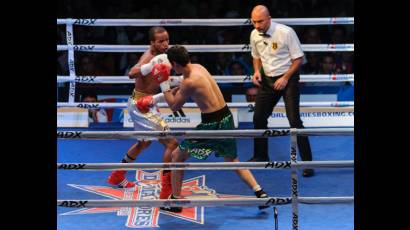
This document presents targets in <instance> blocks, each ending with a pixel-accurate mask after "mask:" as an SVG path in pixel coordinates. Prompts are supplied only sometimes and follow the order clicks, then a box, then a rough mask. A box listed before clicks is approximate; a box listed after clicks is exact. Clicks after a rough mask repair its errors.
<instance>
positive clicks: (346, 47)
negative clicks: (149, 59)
mask: <svg viewBox="0 0 410 230" xmlns="http://www.w3.org/2000/svg"><path fill="white" fill-rule="evenodd" d="M301 46H302V49H303V51H305V52H342V51H354V44H301ZM170 47H172V45H170ZM185 47H186V48H187V50H188V51H189V52H193V53H195V52H200V53H206V52H250V51H251V47H250V45H249V44H236V45H185ZM68 48H69V45H57V51H64V50H68ZM148 48H149V46H148V45H95V44H83V45H74V46H73V50H74V51H82V52H120V53H127V52H128V53H130V52H145V51H146V50H147V49H148Z"/></svg>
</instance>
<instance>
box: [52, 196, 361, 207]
mask: <svg viewBox="0 0 410 230" xmlns="http://www.w3.org/2000/svg"><path fill="white" fill-rule="evenodd" d="M291 201H292V198H291V197H267V198H210V199H169V200H166V199H152V200H149V199H146V200H57V206H60V207H70V208H95V207H197V206H202V207H221V206H262V205H285V204H289V203H290V202H291ZM353 201H354V197H353V196H346V197H299V198H298V202H300V203H307V204H320V203H351V202H353Z"/></svg>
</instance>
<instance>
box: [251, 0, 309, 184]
mask: <svg viewBox="0 0 410 230" xmlns="http://www.w3.org/2000/svg"><path fill="white" fill-rule="evenodd" d="M251 19H252V24H253V26H254V27H255V29H254V30H253V31H252V32H251V36H250V44H251V48H252V51H251V54H252V58H253V68H254V71H255V72H254V74H253V79H252V82H253V83H254V84H255V85H256V86H258V94H257V96H256V101H255V110H254V115H253V124H254V128H255V129H267V124H268V118H269V116H270V115H271V114H272V111H273V108H274V107H275V105H276V104H277V103H278V101H279V99H280V98H281V97H282V96H283V100H284V102H285V108H286V116H287V118H288V121H289V124H290V127H291V128H304V127H303V123H302V120H301V119H300V113H299V96H300V92H299V79H300V76H299V72H298V69H299V66H300V65H301V64H302V60H303V55H304V54H303V51H302V48H301V46H300V42H299V39H298V37H297V35H296V33H295V31H294V30H293V29H292V28H290V27H288V26H285V25H282V24H279V23H275V22H271V17H270V13H269V10H268V9H267V8H266V6H263V5H257V6H255V7H254V8H253V10H252V13H251ZM261 67H263V71H264V74H263V75H262V74H261V72H260V70H261ZM297 142H298V148H299V153H300V156H301V158H302V160H303V161H311V160H312V152H311V149H310V144H309V139H308V137H307V136H298V138H297ZM249 161H269V155H268V140H267V138H255V139H254V152H253V157H252V158H251V159H250V160H249ZM313 174H314V171H313V169H305V170H303V176H304V177H310V176H313Z"/></svg>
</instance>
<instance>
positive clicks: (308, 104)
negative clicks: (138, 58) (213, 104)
mask: <svg viewBox="0 0 410 230" xmlns="http://www.w3.org/2000/svg"><path fill="white" fill-rule="evenodd" d="M226 105H227V106H228V107H229V108H253V107H254V106H255V103H245V102H228V103H226ZM157 106H158V107H160V108H168V107H169V105H168V104H167V103H158V104H157ZM353 106H354V101H335V102H327V101H325V102H321V101H319V102H300V107H353ZM57 107H78V108H84V109H108V108H114V109H125V108H127V103H125V102H106V103H84V102H74V103H69V102H57ZM276 107H285V104H284V102H279V103H278V104H277V105H276ZM182 108H198V106H197V104H196V103H185V104H184V106H183V107H182Z"/></svg>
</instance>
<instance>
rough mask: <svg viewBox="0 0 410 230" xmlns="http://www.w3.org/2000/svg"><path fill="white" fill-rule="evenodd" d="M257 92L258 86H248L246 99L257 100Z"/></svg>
mask: <svg viewBox="0 0 410 230" xmlns="http://www.w3.org/2000/svg"><path fill="white" fill-rule="evenodd" d="M257 94H258V88H256V87H252V88H248V89H247V90H246V101H247V102H255V100H256V95H257Z"/></svg>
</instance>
